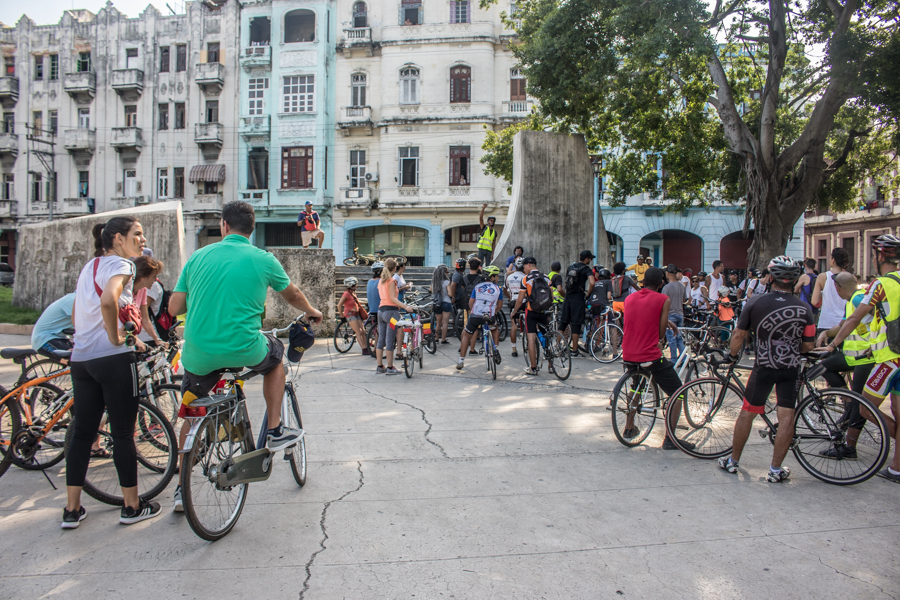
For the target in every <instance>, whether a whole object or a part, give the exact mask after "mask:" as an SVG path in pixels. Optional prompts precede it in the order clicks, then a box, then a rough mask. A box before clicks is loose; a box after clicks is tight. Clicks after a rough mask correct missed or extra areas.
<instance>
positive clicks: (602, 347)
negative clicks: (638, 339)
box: [588, 323, 625, 364]
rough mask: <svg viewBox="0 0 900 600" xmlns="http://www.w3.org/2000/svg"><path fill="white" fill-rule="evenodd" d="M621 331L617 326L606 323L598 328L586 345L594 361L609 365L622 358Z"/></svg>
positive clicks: (622, 336)
mask: <svg viewBox="0 0 900 600" xmlns="http://www.w3.org/2000/svg"><path fill="white" fill-rule="evenodd" d="M624 337H625V336H624V335H623V333H622V330H621V329H620V328H619V326H618V325H613V324H611V323H608V324H606V325H602V326H600V327H598V328H597V329H596V330H595V331H594V333H593V335H591V339H590V341H589V343H588V346H589V347H590V351H591V356H593V357H594V360H596V361H597V362H601V363H604V364H609V363H612V362H615V361H617V360H619V358H621V357H622V340H623V339H624Z"/></svg>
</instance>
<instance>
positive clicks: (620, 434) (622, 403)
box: [612, 370, 659, 447]
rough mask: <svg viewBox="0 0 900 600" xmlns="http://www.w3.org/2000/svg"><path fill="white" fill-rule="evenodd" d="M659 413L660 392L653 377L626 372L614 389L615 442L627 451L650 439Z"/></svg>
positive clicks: (638, 372)
mask: <svg viewBox="0 0 900 600" xmlns="http://www.w3.org/2000/svg"><path fill="white" fill-rule="evenodd" d="M658 412H659V391H658V390H657V389H656V386H655V385H653V381H652V380H651V378H650V373H648V372H647V371H643V370H636V371H629V372H626V373H625V374H624V375H622V377H620V378H619V381H618V382H617V383H616V387H615V388H614V389H613V396H612V425H613V433H615V434H616V439H618V440H619V442H620V443H621V444H622V445H624V446H628V447H632V446H637V445H638V444H640V443H642V442H643V441H644V440H646V439H647V436H649V435H650V432H651V431H653V426H654V425H655V424H656V416H657V413H658Z"/></svg>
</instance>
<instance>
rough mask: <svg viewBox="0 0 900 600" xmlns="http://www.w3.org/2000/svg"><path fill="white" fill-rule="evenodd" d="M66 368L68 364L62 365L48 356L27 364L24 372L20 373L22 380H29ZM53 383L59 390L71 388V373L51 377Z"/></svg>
mask: <svg viewBox="0 0 900 600" xmlns="http://www.w3.org/2000/svg"><path fill="white" fill-rule="evenodd" d="M68 368H69V365H64V364H62V363H61V362H59V361H56V360H53V359H50V358H43V359H41V360H36V361H34V362H33V363H31V364H30V365H28V368H27V369H25V372H24V374H23V375H22V381H31V380H32V379H37V378H38V377H46V376H47V375H50V374H51V373H54V372H56V371H59V370H61V369H68ZM53 385H55V386H56V387H58V388H59V389H61V390H71V389H72V374H71V373H69V374H68V375H61V376H59V377H55V378H54V379H53Z"/></svg>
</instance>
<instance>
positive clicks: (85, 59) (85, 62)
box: [75, 52, 91, 73]
mask: <svg viewBox="0 0 900 600" xmlns="http://www.w3.org/2000/svg"><path fill="white" fill-rule="evenodd" d="M75 70H76V71H77V72H78V73H89V72H90V70H91V53H90V52H79V53H78V60H77V61H75Z"/></svg>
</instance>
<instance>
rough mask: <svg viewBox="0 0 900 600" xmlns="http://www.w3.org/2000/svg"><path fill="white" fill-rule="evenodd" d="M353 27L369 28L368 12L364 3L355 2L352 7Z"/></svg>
mask: <svg viewBox="0 0 900 600" xmlns="http://www.w3.org/2000/svg"><path fill="white" fill-rule="evenodd" d="M353 26H354V27H368V26H369V10H368V8H367V7H366V3H365V2H357V3H356V4H354V5H353Z"/></svg>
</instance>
